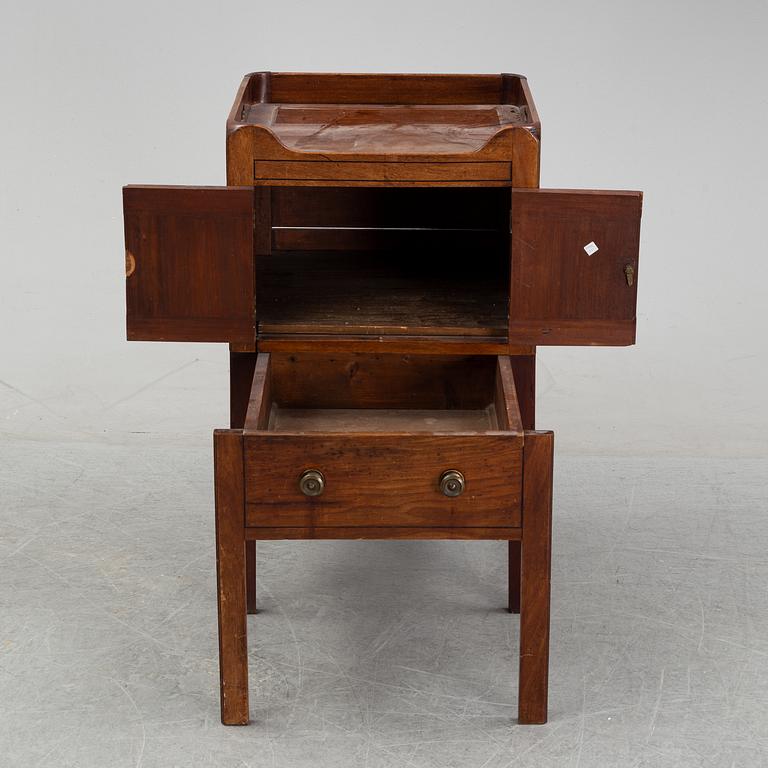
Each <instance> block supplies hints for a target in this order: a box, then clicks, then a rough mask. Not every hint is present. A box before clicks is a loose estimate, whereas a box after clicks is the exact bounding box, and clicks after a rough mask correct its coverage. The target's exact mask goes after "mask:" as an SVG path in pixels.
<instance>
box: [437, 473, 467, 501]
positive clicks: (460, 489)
mask: <svg viewBox="0 0 768 768" xmlns="http://www.w3.org/2000/svg"><path fill="white" fill-rule="evenodd" d="M440 490H441V491H442V492H443V493H444V494H445V495H446V496H461V494H462V493H464V475H462V474H461V472H459V470H458V469H449V470H447V471H446V472H443V474H442V475H440Z"/></svg>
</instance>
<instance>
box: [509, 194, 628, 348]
mask: <svg viewBox="0 0 768 768" xmlns="http://www.w3.org/2000/svg"><path fill="white" fill-rule="evenodd" d="M642 199H643V198H642V192H602V191H595V190H550V189H513V190H512V215H511V217H510V224H511V241H512V268H511V274H512V286H511V291H510V303H509V341H510V344H606V345H614V346H623V345H626V344H634V341H635V307H636V304H637V261H638V255H639V246H640V210H641V207H642Z"/></svg>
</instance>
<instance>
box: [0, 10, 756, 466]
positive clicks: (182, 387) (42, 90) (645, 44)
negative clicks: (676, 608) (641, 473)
mask: <svg viewBox="0 0 768 768" xmlns="http://www.w3.org/2000/svg"><path fill="white" fill-rule="evenodd" d="M767 21H768V7H767V6H766V5H765V3H763V2H742V3H724V2H723V3H713V2H705V3H694V2H684V3H674V4H673V3H661V2H646V3H642V4H640V3H630V2H594V1H593V2H582V3H578V4H576V3H554V2H546V1H544V2H537V3H510V2H486V3H483V2H474V3H453V4H448V3H445V2H422V3H414V2H407V3H406V2H399V1H398V0H393V1H392V2H389V3H386V4H376V5H373V4H362V3H359V2H325V3H301V4H299V3H290V2H283V3H274V4H273V3H270V4H267V3H254V2H249V3H243V2H232V3H224V4H215V3H206V4H199V5H194V4H190V3H182V2H173V3H158V2H146V1H145V0H135V1H134V2H131V3H111V2H98V3H96V2H82V3H78V4H60V3H40V2H38V3H33V2H29V3H14V4H12V5H11V4H7V3H6V4H4V7H3V10H2V18H1V19H0V73H1V74H0V105H1V106H0V115H1V116H2V119H1V121H0V267H1V270H0V329H2V330H1V331H0V339H1V343H2V347H1V348H2V355H1V356H0V380H2V383H0V418H1V419H2V421H1V422H0V437H2V440H3V441H5V440H8V439H9V438H20V439H25V440H27V439H32V440H43V441H44V440H47V439H49V438H50V437H51V436H53V435H56V436H58V437H59V438H61V437H64V438H68V437H70V438H73V439H76V440H100V441H115V440H117V441H120V440H123V439H124V438H126V437H127V435H128V433H130V432H147V431H149V432H152V433H156V434H161V435H163V436H164V437H165V438H168V437H174V436H177V437H178V438H179V439H182V440H186V439H194V440H201V441H204V440H208V439H209V437H207V435H208V434H209V430H210V428H211V427H212V426H214V425H218V426H221V425H225V424H226V418H227V417H226V414H227V401H226V397H227V386H226V358H227V353H226V348H225V347H224V346H214V345H171V344H163V345H151V344H130V345H129V344H127V343H126V342H125V341H123V338H124V321H123V276H122V272H123V254H122V222H121V210H120V187H121V185H122V184H124V183H128V182H143V183H173V184H219V183H223V182H224V122H225V118H226V114H227V111H228V109H229V106H230V103H231V101H232V99H233V97H234V93H235V90H236V88H237V85H238V83H239V81H240V78H241V76H242V75H243V74H244V73H245V72H248V71H251V70H254V69H274V70H320V71H322V70H328V71H429V72H441V71H445V72H450V71H457V72H497V71H512V72H521V73H524V74H527V75H528V77H529V80H530V83H531V87H532V90H533V94H534V97H535V99H536V101H537V105H538V107H539V111H540V113H541V117H542V122H543V134H544V143H543V154H542V179H541V181H542V186H551V187H597V188H599V187H604V188H630V189H642V190H644V191H645V209H644V210H645V212H644V222H643V241H642V256H641V267H640V276H639V285H640V294H639V296H640V299H639V301H640V304H639V317H638V345H637V346H636V347H633V348H627V349H588V348H583V349H582V348H573V349H565V348H563V349H559V348H553V349H543V350H542V351H541V353H540V363H539V394H540V398H541V400H540V418H539V423H540V426H542V427H548V428H550V427H551V428H554V429H556V430H557V433H558V445H559V449H560V450H561V451H566V452H574V451H577V450H582V449H584V450H588V451H591V452H637V453H655V452H659V451H661V452H672V453H696V454H728V455H748V454H757V453H760V452H764V451H765V449H766V438H765V435H766V432H767V431H768V410H767V409H766V405H765V401H764V392H765V390H766V379H767V378H768V377H767V376H766V367H767V363H766V355H765V346H766V345H765V338H764V337H765V331H766V322H765V313H766V306H765V305H766V301H765V297H766V285H767V284H768V279H767V278H768V274H767V272H768V269H767V268H766V246H765V236H764V228H765V225H764V222H765V210H766V202H767V201H766V193H765V186H764V183H763V177H764V176H765V172H766V151H765V147H764V144H763V141H764V139H765V135H766V127H767V126H766V122H767V121H766V115H767V113H768V103H767V101H766V96H765V86H764V82H763V78H764V75H765V71H766V54H765V45H764V39H763V37H764V32H765V29H766V22H767Z"/></svg>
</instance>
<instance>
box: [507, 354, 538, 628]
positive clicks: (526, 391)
mask: <svg viewBox="0 0 768 768" xmlns="http://www.w3.org/2000/svg"><path fill="white" fill-rule="evenodd" d="M509 364H510V367H511V368H512V372H513V375H514V382H515V391H516V392H517V402H518V405H519V407H520V420H521V422H522V426H523V429H527V430H533V429H536V350H535V349H534V350H533V351H532V353H530V354H516V355H511V356H510V357H509ZM520 565H521V552H520V542H519V541H510V542H509V552H508V571H507V572H508V578H509V585H508V596H509V602H508V606H507V607H508V610H509V612H510V613H520Z"/></svg>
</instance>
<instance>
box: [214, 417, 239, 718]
mask: <svg viewBox="0 0 768 768" xmlns="http://www.w3.org/2000/svg"><path fill="white" fill-rule="evenodd" d="M213 456H214V476H215V496H216V574H217V595H218V606H219V675H220V685H221V722H222V723H224V725H247V723H248V646H247V638H246V632H247V628H246V618H245V617H246V592H245V536H244V526H243V506H244V496H243V440H242V433H241V432H239V431H235V430H216V431H215V432H214V433H213Z"/></svg>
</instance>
